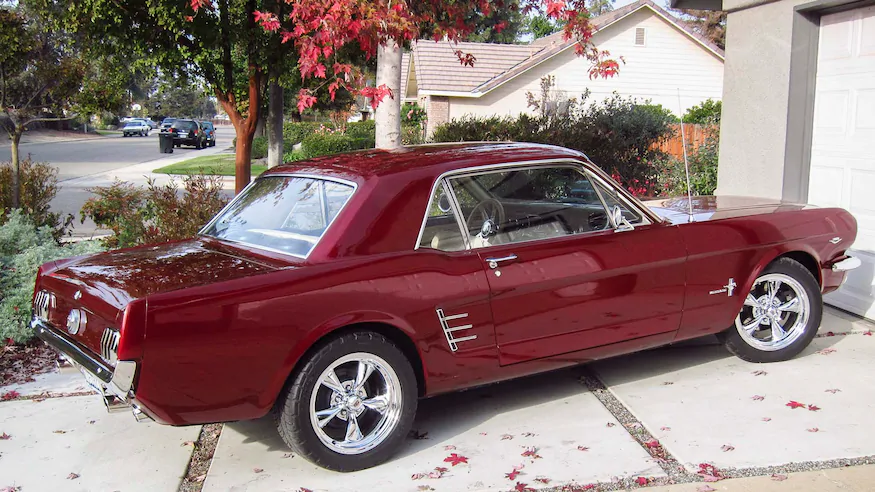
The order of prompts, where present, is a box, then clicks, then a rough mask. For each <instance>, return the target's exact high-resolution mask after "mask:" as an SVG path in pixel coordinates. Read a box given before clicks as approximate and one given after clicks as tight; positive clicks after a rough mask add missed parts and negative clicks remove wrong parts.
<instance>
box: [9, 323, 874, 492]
mask: <svg viewBox="0 0 875 492" xmlns="http://www.w3.org/2000/svg"><path fill="white" fill-rule="evenodd" d="M870 328H873V325H872V324H870V323H868V322H865V321H861V320H859V319H857V318H854V317H851V316H849V315H846V314H844V313H842V312H840V311H836V310H833V309H827V312H826V315H825V317H824V322H823V325H822V327H821V330H820V333H819V335H818V338H816V339H815V340H814V342H813V343H812V346H811V347H810V348H808V349H807V350H806V351H805V352H804V353H803V354H801V355H800V356H798V357H797V358H795V359H793V360H792V361H789V362H785V363H778V364H766V365H758V364H750V363H746V362H743V361H741V360H739V359H736V358H735V357H732V356H730V355H729V354H728V353H727V352H725V351H724V349H723V348H722V347H720V346H719V345H717V344H716V341H714V340H713V339H704V340H701V341H697V342H695V343H689V344H684V345H679V346H674V347H668V348H662V349H657V350H651V351H648V352H644V353H640V354H634V355H630V356H625V357H620V358H616V359H612V360H607V361H602V362H599V363H596V364H591V365H589V366H583V367H578V368H574V369H569V370H564V371H558V372H554V373H550V374H544V375H539V376H535V377H531V378H526V379H522V380H517V381H512V382H507V383H502V384H497V385H492V386H489V387H485V388H480V389H477V390H473V391H468V392H464V393H457V394H451V395H446V396H442V397H437V398H433V399H430V400H425V401H422V402H421V403H420V412H419V414H418V417H417V420H416V423H415V425H414V429H415V432H413V433H412V434H411V436H410V438H409V439H408V441H407V442H406V444H405V446H404V448H403V450H402V451H401V452H400V453H399V454H398V455H397V456H396V457H395V458H394V459H393V460H392V461H390V462H389V463H386V464H384V465H382V466H380V467H377V468H373V469H370V470H364V471H361V472H356V473H348V474H340V473H334V472H328V471H325V470H322V469H320V468H317V467H315V466H313V465H311V464H309V463H308V462H306V461H305V460H303V459H301V458H300V457H296V456H294V455H292V454H291V453H289V451H288V449H287V448H286V447H285V446H284V444H283V443H282V441H281V440H280V439H279V438H278V437H277V435H276V431H275V429H274V427H273V423H272V422H271V421H270V419H263V420H259V421H251V422H238V423H232V424H226V425H225V426H224V428H223V430H222V432H221V436H220V437H219V441H218V445H217V446H216V448H215V449H214V450H212V449H211V450H207V451H208V452H209V453H211V454H212V456H213V457H212V463H211V466H210V468H209V473H208V474H207V476H206V478H205V480H203V482H202V483H200V484H198V485H197V486H201V485H202V486H203V489H204V490H207V491H226V490H233V491H262V490H264V491H274V490H296V491H297V490H313V491H317V490H318V491H362V490H373V491H381V492H382V491H387V492H388V491H395V490H397V491H411V490H447V491H457V490H495V491H504V490H529V489H536V490H537V489H550V490H617V489H625V488H634V487H638V486H640V485H646V486H665V485H669V484H672V483H684V482H693V483H691V484H690V485H689V486H680V487H681V490H685V491H693V490H766V489H768V490H800V489H801V488H805V487H808V488H807V489H806V490H839V489H838V488H837V487H838V486H837V485H836V488H834V489H828V488H824V487H823V486H822V484H823V483H832V484H834V485H835V484H842V483H848V484H853V483H856V482H854V480H857V481H858V482H859V481H861V480H864V478H863V477H865V480H870V479H871V478H872V477H873V475H875V471H873V470H872V468H866V467H863V468H862V470H864V471H863V472H859V473H845V474H841V476H842V477H843V478H841V479H835V480H833V479H831V478H829V477H830V476H833V475H834V473H833V475H828V473H832V472H826V471H823V472H815V474H812V473H809V474H804V473H801V474H800V473H796V472H805V471H809V470H830V469H835V468H841V467H845V466H848V465H857V464H866V463H873V462H875V440H873V439H872V436H873V435H875V422H873V419H872V418H871V415H872V414H873V410H875V389H873V388H875V337H873V336H871V332H870V331H869V330H870ZM52 377H53V378H55V379H53V380H52V381H51V382H50V383H49V382H46V381H47V380H48V379H49V378H52ZM31 384H32V385H33V384H36V386H37V387H39V386H40V385H43V386H45V385H47V384H52V385H54V386H55V387H56V388H63V389H59V390H58V391H68V392H69V391H76V387H75V386H74V385H75V384H76V383H75V381H74V380H72V379H71V380H64V379H63V378H61V377H60V376H57V375H56V376H43V377H42V379H41V380H40V381H38V382H37V383H31ZM5 389H6V388H4V389H3V390H5ZM26 391H31V392H33V391H36V390H35V389H31V390H26ZM0 392H2V391H0ZM74 394H76V393H74ZM793 402H795V403H793ZM99 405H100V404H99V403H98V402H96V401H95V400H94V397H81V396H73V397H65V398H55V399H47V400H45V401H43V402H40V403H34V402H31V401H13V402H3V403H0V434H2V433H3V432H7V433H9V434H11V435H13V437H12V438H11V439H9V440H5V441H2V440H0V453H2V455H0V487H3V486H6V485H13V484H28V487H27V488H26V490H48V489H49V488H50V486H51V487H54V486H55V485H60V486H64V485H66V486H67V487H68V488H69V487H72V486H77V487H78V486H82V488H83V489H84V488H91V489H105V490H112V487H114V486H115V485H111V482H107V483H105V484H104V482H99V481H97V480H109V481H111V480H112V478H111V476H112V475H113V474H115V475H126V474H127V475H128V476H133V474H134V473H139V475H137V479H136V480H135V481H130V480H128V481H126V483H125V484H124V487H121V486H119V487H118V488H119V490H174V489H176V487H177V486H178V485H179V483H180V477H182V475H183V474H184V472H185V469H186V466H187V459H188V458H187V457H188V455H190V453H191V448H190V447H189V446H187V445H185V443H187V442H189V441H193V440H194V439H195V438H196V436H197V433H198V428H196V427H195V428H181V429H175V428H167V427H162V426H158V425H155V424H134V422H133V421H132V420H131V417H130V416H129V415H127V414H124V415H118V414H113V415H105V414H103V413H102V412H103V410H102V409H101V408H99ZM116 419H118V421H116ZM90 420H95V421H96V423H95V424H89V423H88V422H89V421H90ZM98 423H100V425H97V424H98ZM10 429H11V431H10ZM56 429H60V430H66V431H68V432H67V433H65V434H61V435H58V434H54V433H53V431H54V430H56ZM16 434H18V435H16ZM19 436H23V438H19ZM120 438H121V439H122V440H124V453H126V454H129V455H134V456H138V457H143V458H142V459H134V460H113V456H114V455H113V454H112V453H109V452H108V451H107V448H106V447H105V446H106V442H107V441H119V440H120ZM59 443H61V445H59ZM101 453H105V454H101ZM454 453H455V455H456V456H462V457H464V458H465V460H463V462H460V463H458V464H457V465H452V464H451V463H450V462H447V461H446V459H447V458H449V457H450V456H452V455H453V454H454ZM94 455H96V456H101V457H102V458H101V459H106V460H109V462H110V463H112V466H111V467H105V466H103V465H100V464H94V463H91V462H90V460H88V459H82V457H83V456H94ZM10 456H13V458H11V459H9V458H8V457H10ZM77 459H78V460H79V461H77ZM146 460H148V462H149V463H150V467H151V468H149V470H150V471H149V473H141V472H142V470H133V469H132V467H135V466H141V464H142V462H144V461H146ZM27 463H30V464H31V465H30V466H27V465H26V464H27ZM33 463H45V466H33V465H32V464H33ZM88 463H91V464H90V465H89V464H88ZM89 466H90V467H89ZM128 469H131V472H130V473H128V471H127V470H128ZM444 469H445V470H444ZM77 470H82V471H83V472H82V473H80V471H77ZM110 470H112V471H110ZM855 470H856V469H855ZM70 472H75V473H78V474H80V475H81V476H80V477H79V478H76V479H73V480H70V481H69V482H68V481H66V480H67V479H66V478H65V477H66V476H68V473H70ZM86 472H87V473H86ZM91 475H94V476H93V477H91ZM809 475H811V476H809ZM751 476H762V477H764V478H761V479H745V480H740V481H738V482H736V481H735V480H728V479H730V478H733V477H751ZM787 477H789V478H787ZM854 477H858V478H854ZM706 479H707V480H716V479H726V480H721V481H719V482H716V483H714V482H710V483H707V484H706V483H704V481H705V480H706ZM784 479H786V481H784ZM41 480H45V482H42V481H41ZM87 480H95V481H93V482H89V481H87ZM750 480H754V482H752V483H753V484H754V485H750V483H751V482H749V481H750ZM756 480H760V481H759V482H757V481H756ZM843 480H844V481H843ZM763 481H765V482H763ZM733 483H739V484H741V485H738V486H736V487H735V488H733V485H732V484H733ZM757 483H759V484H760V485H757ZM763 483H765V485H763ZM591 484H593V487H592V488H589V489H588V488H587V487H588V486H589V485H591ZM803 484H821V485H816V486H815V485H804V487H803ZM85 485H88V486H85ZM190 485H191V483H190V481H189V482H187V483H186V484H184V486H185V487H189V486H190ZM563 487H564V488H563ZM751 487H753V488H751ZM775 487H777V488H775ZM842 487H844V485H842ZM855 487H856V488H855ZM861 487H862V488H861ZM866 487H867V486H866V485H861V486H860V487H857V486H852V487H851V488H850V490H871V487H869V488H866ZM185 490H190V488H186V489H185ZM660 490H663V489H661V488H660ZM666 490H669V489H666ZM841 490H845V488H842V489H841Z"/></svg>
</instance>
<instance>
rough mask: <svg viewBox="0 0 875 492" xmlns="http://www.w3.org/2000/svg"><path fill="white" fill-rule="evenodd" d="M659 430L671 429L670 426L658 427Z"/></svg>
mask: <svg viewBox="0 0 875 492" xmlns="http://www.w3.org/2000/svg"><path fill="white" fill-rule="evenodd" d="M659 430H661V431H670V430H671V427H660V428H659Z"/></svg>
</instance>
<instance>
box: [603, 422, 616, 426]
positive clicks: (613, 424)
mask: <svg viewBox="0 0 875 492" xmlns="http://www.w3.org/2000/svg"><path fill="white" fill-rule="evenodd" d="M615 425H617V424H615V423H613V422H608V423H607V424H606V425H605V427H613V426H615Z"/></svg>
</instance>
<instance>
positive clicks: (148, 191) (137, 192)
mask: <svg viewBox="0 0 875 492" xmlns="http://www.w3.org/2000/svg"><path fill="white" fill-rule="evenodd" d="M183 187H184V190H185V191H184V193H182V194H181V196H180V193H179V186H178V184H177V182H176V181H173V180H171V181H170V183H168V184H166V185H163V186H159V185H156V184H155V182H154V181H152V180H150V181H149V184H148V185H147V186H146V187H145V188H143V187H137V186H134V185H132V184H131V183H126V182H122V181H116V182H115V183H113V184H112V185H111V186H99V187H96V188H92V189H90V190H89V191H90V192H91V193H93V194H95V195H96V196H95V197H92V198H89V199H88V201H86V202H85V205H84V206H83V207H82V211H81V212H80V215H81V219H82V220H83V221H84V220H85V218H86V217H88V218H91V220H93V221H94V223H95V224H97V225H98V226H99V227H102V228H105V229H109V230H111V231H112V232H113V234H112V235H111V236H109V237H107V238H104V239H103V240H102V241H103V244H104V245H105V246H106V247H108V248H125V247H129V246H136V245H139V244H147V243H156V242H163V241H172V240H176V239H185V238H189V237H193V236H194V235H195V234H197V232H198V231H199V230H200V228H201V227H203V226H204V225H205V224H206V223H207V222H209V220H210V219H211V218H212V217H213V216H214V215H216V213H218V211H219V210H221V208H222V207H224V206H225V204H226V203H227V202H228V200H227V199H226V198H225V197H224V195H223V194H222V180H221V178H219V177H217V176H205V175H201V174H195V175H192V176H186V177H185V178H183Z"/></svg>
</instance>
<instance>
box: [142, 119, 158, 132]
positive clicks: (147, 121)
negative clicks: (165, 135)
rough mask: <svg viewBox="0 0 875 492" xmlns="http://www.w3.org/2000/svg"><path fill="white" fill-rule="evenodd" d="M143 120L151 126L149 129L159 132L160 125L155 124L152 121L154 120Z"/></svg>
mask: <svg viewBox="0 0 875 492" xmlns="http://www.w3.org/2000/svg"><path fill="white" fill-rule="evenodd" d="M143 120H144V121H145V122H146V124H147V125H149V127H151V128H152V129H153V130H157V129H158V126H159V125H158V123H157V122H155V121H152V118H143Z"/></svg>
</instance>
